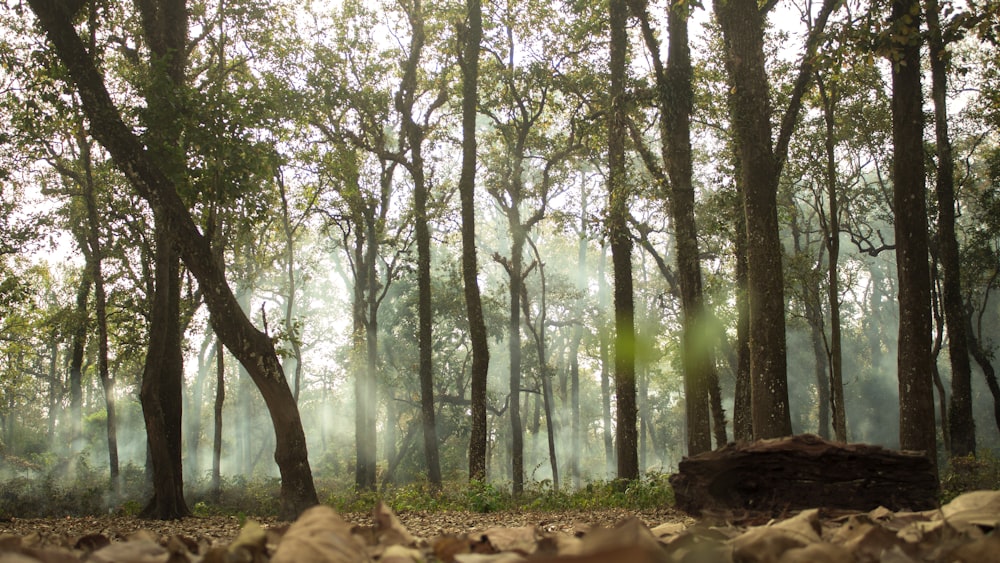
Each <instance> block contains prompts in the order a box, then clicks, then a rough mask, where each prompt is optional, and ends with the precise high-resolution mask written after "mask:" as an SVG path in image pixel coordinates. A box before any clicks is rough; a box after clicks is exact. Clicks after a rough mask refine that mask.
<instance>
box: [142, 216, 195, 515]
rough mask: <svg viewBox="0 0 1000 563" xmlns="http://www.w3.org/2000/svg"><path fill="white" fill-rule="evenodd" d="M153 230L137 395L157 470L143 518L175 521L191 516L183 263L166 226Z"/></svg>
mask: <svg viewBox="0 0 1000 563" xmlns="http://www.w3.org/2000/svg"><path fill="white" fill-rule="evenodd" d="M154 234H155V238H156V252H155V256H156V264H155V276H156V286H155V287H156V289H155V291H154V293H153V299H152V304H151V311H150V322H149V327H150V328H149V348H148V351H147V352H146V365H145V368H144V370H143V374H142V388H141V390H140V393H139V398H140V400H141V402H142V413H143V418H144V419H145V421H146V435H147V441H148V442H147V443H148V446H149V453H150V456H151V461H152V464H151V465H152V468H153V498H152V499H150V501H149V503H148V504H147V505H146V507H145V508H144V509H143V511H142V513H141V516H142V517H144V518H155V519H159V520H175V519H178V518H183V517H185V516H190V515H191V511H190V510H189V509H188V507H187V503H186V502H185V501H184V476H183V473H182V466H181V402H182V384H181V382H182V381H183V375H184V358H183V355H182V348H181V331H180V263H179V262H180V261H179V259H178V257H177V252H176V250H175V249H174V246H173V240H172V239H171V238H169V236H168V235H167V233H166V232H165V229H163V228H161V227H160V226H157V227H156V228H155V230H154Z"/></svg>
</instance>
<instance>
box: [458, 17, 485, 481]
mask: <svg viewBox="0 0 1000 563" xmlns="http://www.w3.org/2000/svg"><path fill="white" fill-rule="evenodd" d="M465 6H466V12H467V15H466V17H467V22H466V23H467V26H466V29H465V41H464V43H463V45H462V55H461V60H460V65H461V69H462V171H461V175H460V177H459V180H458V187H459V195H460V198H461V200H462V281H463V289H464V294H465V307H466V310H467V312H468V317H469V339H470V340H471V341H472V373H471V377H470V379H471V381H470V387H471V402H472V404H471V406H470V411H471V429H470V432H469V479H470V480H473V481H485V480H486V445H487V439H488V438H487V436H488V435H487V427H486V375H487V372H488V370H489V364H490V349H489V343H488V342H487V335H486V321H485V319H484V317H483V304H482V297H481V295H480V291H479V265H478V260H477V258H476V205H475V193H476V115H477V109H478V105H479V89H478V82H479V45H480V41H481V39H482V34H483V15H482V4H481V3H480V0H466V3H465Z"/></svg>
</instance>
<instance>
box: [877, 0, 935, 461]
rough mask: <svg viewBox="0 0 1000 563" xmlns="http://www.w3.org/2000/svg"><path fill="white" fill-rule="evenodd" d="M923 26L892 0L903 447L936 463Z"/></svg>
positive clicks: (912, 11)
mask: <svg viewBox="0 0 1000 563" xmlns="http://www.w3.org/2000/svg"><path fill="white" fill-rule="evenodd" d="M919 25H920V2H919V1H917V0H893V2H892V13H891V15H890V19H889V29H890V33H891V36H890V37H891V41H892V48H891V49H889V51H888V56H889V62H890V64H891V65H892V144H893V150H894V157H893V162H892V185H893V198H892V201H893V212H894V214H895V234H896V263H897V271H898V275H899V348H898V357H897V367H898V370H899V446H900V447H901V448H902V449H904V450H919V451H923V452H924V454H925V455H926V456H927V457H929V458H930V459H931V462H932V463H933V464H935V465H936V463H937V447H936V439H935V431H934V427H935V424H934V398H933V390H932V387H931V373H930V369H931V362H932V359H931V312H930V267H929V265H928V261H927V257H928V254H927V252H928V245H927V203H926V194H925V185H924V182H925V171H924V149H923V129H924V126H923V109H922V108H923V94H922V93H921V80H920V46H921V38H920V32H919Z"/></svg>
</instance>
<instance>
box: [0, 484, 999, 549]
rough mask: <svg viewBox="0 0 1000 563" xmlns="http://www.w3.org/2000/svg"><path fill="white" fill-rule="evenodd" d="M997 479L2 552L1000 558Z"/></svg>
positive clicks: (11, 534) (319, 516) (65, 535)
mask: <svg viewBox="0 0 1000 563" xmlns="http://www.w3.org/2000/svg"><path fill="white" fill-rule="evenodd" d="M998 524H1000V492H997V491H982V492H977V493H971V494H969V495H963V496H961V497H959V498H958V499H956V500H955V501H953V502H952V503H949V504H948V505H945V506H944V507H942V508H941V509H938V510H934V511H927V512H914V513H893V512H890V511H888V510H885V509H877V510H874V511H871V512H868V513H847V512H844V511H840V512H836V513H835V512H831V511H822V510H806V511H802V512H799V513H795V514H788V515H785V517H784V518H778V519H770V518H766V517H763V516H753V515H749V514H741V515H736V514H732V513H730V514H726V515H722V514H716V515H714V516H710V517H704V518H700V519H693V518H691V517H689V516H687V515H685V514H683V513H680V512H678V511H676V510H674V509H672V508H669V507H668V508H663V509H657V510H641V511H630V510H627V509H601V510H595V511H580V510H575V511H560V512H535V511H518V512H495V513H486V514H481V513H471V512H458V511H444V512H404V513H401V514H399V515H398V516H397V515H396V514H394V513H393V512H392V511H391V510H389V509H388V508H386V507H384V506H381V505H380V506H379V507H376V509H375V510H374V511H373V513H370V514H345V515H338V514H337V513H336V512H335V511H334V510H333V509H331V508H329V507H326V506H323V507H319V508H314V509H310V510H309V511H307V512H306V513H304V514H303V516H302V517H300V518H299V519H298V520H297V521H296V522H294V523H291V524H289V523H287V522H280V521H277V520H272V519H261V520H246V521H241V519H240V518H237V517H207V518H186V519H183V520H178V521H173V522H160V521H150V520H140V519H137V518H134V517H124V516H101V517H83V518H76V517H74V518H47V519H18V518H10V519H7V520H4V521H0V561H3V562H8V561H17V562H27V563H37V562H46V563H48V562H60V563H62V562H67V563H68V562H73V561H88V562H90V561H94V562H120V563H147V562H148V563H152V562H161V563H168V562H169V563H200V562H204V563H215V562H234V563H235V562H245V563H286V562H307V561H317V562H318V561H326V562H333V563H339V562H344V563H346V562H351V561H383V562H389V561H392V562H398V563H416V562H425V561H426V562H431V561H444V562H451V561H455V562H458V563H508V562H514V561H525V560H530V561H532V562H536V561H548V562H553V563H554V562H566V563H569V562H573V561H575V562H578V563H584V562H597V561H637V562H643V561H713V562H714V561H719V562H733V561H774V562H779V561H780V562H782V563H786V562H787V563H794V562H798V561H802V562H804V561H815V562H823V561H893V562H903V563H906V562H917V561H969V562H972V561H976V562H987V563H988V562H991V561H996V562H1000V531H997V526H998Z"/></svg>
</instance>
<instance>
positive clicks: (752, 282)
mask: <svg viewBox="0 0 1000 563" xmlns="http://www.w3.org/2000/svg"><path fill="white" fill-rule="evenodd" d="M715 13H716V16H717V18H718V20H719V24H720V26H721V27H722V32H723V37H724V40H725V46H726V47H725V48H726V67H727V69H728V73H729V77H730V85H731V87H732V89H731V93H730V115H731V121H732V127H733V132H734V134H735V140H736V153H737V157H738V159H739V160H740V162H741V166H740V172H741V174H742V178H743V188H744V190H743V195H744V198H743V211H744V213H745V215H746V229H747V265H748V268H747V286H748V301H749V306H750V326H749V329H750V330H749V335H750V371H751V397H752V405H751V418H752V423H753V436H754V438H755V439H761V438H775V437H779V436H787V435H790V434H791V433H792V422H791V415H790V412H789V408H788V379H787V378H788V375H787V364H786V346H785V296H784V284H783V282H782V279H783V275H782V267H781V242H780V240H779V238H778V211H777V210H778V206H777V188H778V172H779V168H778V163H777V159H776V158H775V154H774V150H773V145H772V141H771V123H770V116H771V104H770V93H769V91H768V81H767V70H766V68H765V64H764V16H763V14H762V13H761V11H760V9H759V7H758V3H757V2H756V0H728V1H726V2H722V1H717V2H716V4H715Z"/></svg>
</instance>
